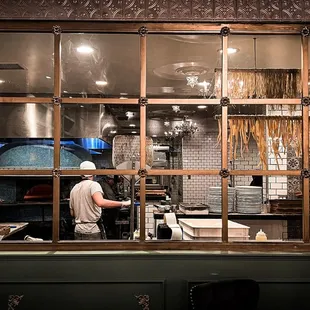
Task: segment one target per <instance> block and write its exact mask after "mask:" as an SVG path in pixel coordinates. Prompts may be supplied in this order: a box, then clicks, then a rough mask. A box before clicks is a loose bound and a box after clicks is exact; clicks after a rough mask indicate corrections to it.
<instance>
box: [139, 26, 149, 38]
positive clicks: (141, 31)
mask: <svg viewBox="0 0 310 310" xmlns="http://www.w3.org/2000/svg"><path fill="white" fill-rule="evenodd" d="M138 33H139V35H140V37H145V36H146V35H147V33H148V30H147V28H146V27H145V26H142V27H140V28H139V30H138Z"/></svg>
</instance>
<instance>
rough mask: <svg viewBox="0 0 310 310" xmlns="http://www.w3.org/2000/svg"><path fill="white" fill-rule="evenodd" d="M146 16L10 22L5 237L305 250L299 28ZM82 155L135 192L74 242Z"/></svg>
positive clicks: (72, 245) (60, 243) (2, 201)
mask: <svg viewBox="0 0 310 310" xmlns="http://www.w3.org/2000/svg"><path fill="white" fill-rule="evenodd" d="M42 24H44V22H43V23H42ZM64 25H65V24H64ZM138 26H139V27H138V28H137V29H132V28H130V29H129V28H128V27H127V28H126V25H125V24H124V25H118V26H117V27H118V28H117V29H116V28H115V29H114V30H113V31H112V30H111V28H109V29H106V30H105V29H104V27H105V26H104V25H102V24H101V25H100V26H99V24H98V29H96V31H95V30H94V29H93V30H92V31H93V32H94V33H87V32H86V33H80V32H82V29H78V28H76V29H74V31H73V30H72V29H71V32H72V33H71V32H70V33H69V32H67V31H66V30H64V31H63V32H61V31H60V30H61V29H60V28H59V27H57V26H55V27H54V28H53V29H51V30H50V31H49V33H40V34H34V33H26V32H25V33H14V32H13V33H8V32H3V33H1V34H0V36H1V39H2V42H6V44H2V47H1V49H0V54H1V55H2V58H3V59H5V60H6V64H2V67H1V64H0V69H1V71H0V73H1V74H0V95H1V97H0V109H1V111H2V113H1V119H2V121H1V122H0V139H1V140H0V146H1V147H0V187H1V188H0V190H1V191H0V208H1V224H0V225H1V233H2V236H5V237H3V238H2V239H3V241H1V242H0V249H17V248H18V249H23V247H28V249H55V250H57V249H74V250H76V249H92V250H96V249H97V250H102V249H113V250H115V249H143V250H147V249H157V250H167V249H169V250H173V249H199V250H200V249H221V250H222V249H224V250H225V249H226V250H229V249H242V250H266V249H269V248H270V249H282V250H283V249H285V250H288V251H289V250H294V249H296V248H302V247H307V246H308V245H309V135H308V134H305V133H308V132H309V98H308V68H304V67H303V65H305V64H307V63H308V62H307V60H308V41H307V40H308V39H307V38H308V37H303V36H302V35H301V34H300V30H301V27H300V29H298V30H296V29H297V28H298V27H297V28H296V27H295V26H294V27H293V26H292V27H290V26H289V25H288V26H287V28H286V34H279V33H277V27H276V26H273V27H272V28H271V27H270V28H268V26H267V25H266V28H265V30H266V29H267V30H268V29H269V30H268V31H267V32H268V33H264V34H263V35H262V34H261V33H260V31H259V27H257V28H255V27H254V26H253V27H252V28H251V29H252V30H251V33H249V31H248V28H246V26H247V25H244V26H243V25H239V26H238V27H239V28H234V25H231V28H230V29H227V27H226V28H225V27H218V26H216V27H215V26H212V25H200V28H199V29H200V31H199V33H198V32H194V31H190V28H188V29H187V28H186V27H187V25H186V24H183V25H179V24H177V25H176V26H175V28H174V29H170V28H169V27H170V26H169V25H168V24H167V25H165V27H164V28H163V29H158V28H156V26H154V25H153V24H146V25H142V24H141V25H138ZM24 27H25V29H24V30H27V22H25V25H24ZM71 27H78V24H76V26H74V25H71ZM109 27H112V26H111V25H110V26H109ZM112 28H113V27H112ZM84 30H85V29H84ZM228 30H230V31H228ZM44 31H46V29H45V30H44ZM52 31H53V32H54V33H52ZM237 32H238V33H237ZM242 32H244V33H242ZM245 32H246V33H245ZM52 38H53V40H52ZM300 50H302V53H300ZM83 161H92V162H93V163H94V164H95V166H96V170H95V171H92V172H93V174H94V175H95V176H96V177H95V179H96V180H97V181H98V182H99V183H100V184H101V186H102V187H104V186H106V184H108V185H109V186H110V188H109V190H111V191H110V192H109V193H110V194H111V196H109V195H108V189H106V191H105V189H104V192H105V197H107V198H109V199H111V200H118V201H126V199H131V204H130V206H129V208H127V209H126V210H115V212H111V213H110V214H108V213H109V212H105V211H106V210H104V212H103V213H102V217H103V222H104V225H105V229H106V233H107V239H105V240H100V241H99V242H98V241H83V242H82V241H77V240H74V225H75V223H74V221H73V218H72V215H70V210H69V198H70V191H71V189H72V187H73V186H74V185H75V184H76V183H78V182H79V181H80V176H81V175H82V174H83V173H82V172H81V170H80V164H81V162H83ZM18 223H24V224H25V223H27V224H25V226H24V227H22V228H21V229H18V231H17V230H16V228H17V226H18ZM15 226H16V227H15ZM14 229H15V230H14ZM14 231H15V233H14V234H13V233H12V232H14ZM26 237H27V238H26ZM25 238H26V239H25ZM13 239H14V242H13ZM5 240H6V241H5ZM16 241H17V243H18V245H17V244H16ZM45 241H49V242H48V244H47V243H46V242H45ZM73 241H74V242H73ZM256 241H257V242H256ZM258 241H260V242H258Z"/></svg>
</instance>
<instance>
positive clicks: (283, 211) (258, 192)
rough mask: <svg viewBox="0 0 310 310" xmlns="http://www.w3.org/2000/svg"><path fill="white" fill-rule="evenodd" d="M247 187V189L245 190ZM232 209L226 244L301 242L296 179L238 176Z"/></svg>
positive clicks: (298, 186)
mask: <svg viewBox="0 0 310 310" xmlns="http://www.w3.org/2000/svg"><path fill="white" fill-rule="evenodd" d="M249 185H251V186H249ZM234 189H235V209H234V213H231V214H229V220H230V221H232V222H235V223H238V224H241V225H245V227H242V226H239V227H238V226H236V225H235V226H236V227H233V225H234V224H233V223H232V224H231V230H230V234H229V241H232V242H233V241H246V240H252V241H255V240H256V241H266V240H269V241H296V240H297V241H299V240H301V239H302V199H301V197H302V186H301V181H300V177H295V176H287V175H282V176H254V177H253V179H252V181H251V183H249V178H248V177H247V176H239V177H238V182H236V185H235V187H234Z"/></svg>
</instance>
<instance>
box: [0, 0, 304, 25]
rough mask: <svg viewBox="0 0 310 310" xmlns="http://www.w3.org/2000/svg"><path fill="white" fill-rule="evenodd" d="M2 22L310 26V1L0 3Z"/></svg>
mask: <svg viewBox="0 0 310 310" xmlns="http://www.w3.org/2000/svg"><path fill="white" fill-rule="evenodd" d="M0 19H19V20H20V19H24V20H27V19H35V20H43V19H44V20H46V19H49V20H117V21H124V20H128V21H132V20H139V21H141V20H143V21H148V20H150V21H172V20H173V21H204V22H228V21H229V22H245V21H250V20H251V21H257V22H282V21H290V22H309V19H310V1H309V0H0Z"/></svg>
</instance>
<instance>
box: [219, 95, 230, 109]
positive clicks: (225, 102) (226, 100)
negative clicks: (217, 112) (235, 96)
mask: <svg viewBox="0 0 310 310" xmlns="http://www.w3.org/2000/svg"><path fill="white" fill-rule="evenodd" d="M229 104H230V99H229V98H228V97H222V98H221V101H220V105H221V106H222V107H227V106H228V105H229Z"/></svg>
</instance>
